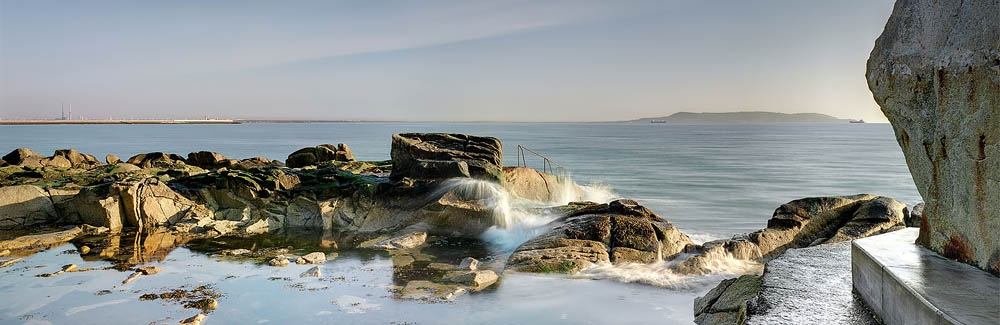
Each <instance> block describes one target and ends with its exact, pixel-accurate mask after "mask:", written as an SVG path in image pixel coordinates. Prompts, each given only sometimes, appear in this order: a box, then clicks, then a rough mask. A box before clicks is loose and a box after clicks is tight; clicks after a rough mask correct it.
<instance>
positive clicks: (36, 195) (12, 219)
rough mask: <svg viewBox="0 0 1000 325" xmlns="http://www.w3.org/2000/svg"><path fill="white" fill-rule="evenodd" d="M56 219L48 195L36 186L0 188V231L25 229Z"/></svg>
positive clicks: (56, 216) (56, 215)
mask: <svg viewBox="0 0 1000 325" xmlns="http://www.w3.org/2000/svg"><path fill="white" fill-rule="evenodd" d="M56 219H58V214H56V211H55V207H54V206H53V205H52V200H50V199H49V195H48V193H46V192H45V190H42V189H41V188H39V187H38V186H34V185H17V186H5V187H0V230H8V229H15V228H27V227H31V226H34V225H40V224H45V223H51V222H54V221H55V220H56Z"/></svg>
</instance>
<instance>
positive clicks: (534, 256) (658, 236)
mask: <svg viewBox="0 0 1000 325" xmlns="http://www.w3.org/2000/svg"><path fill="white" fill-rule="evenodd" d="M572 207H573V209H572V211H570V212H569V216H568V217H567V218H566V219H565V221H564V222H563V223H562V224H560V225H558V226H555V227H553V228H552V229H551V230H549V231H548V232H546V233H544V234H542V235H539V236H538V237H535V238H534V239H531V240H529V241H527V242H525V243H524V244H522V245H521V246H520V247H518V248H517V249H516V250H515V251H514V253H513V254H511V256H510V258H509V259H508V260H507V266H506V269H507V270H514V271H521V272H557V273H573V272H576V271H578V270H580V269H582V268H585V267H587V266H590V265H592V264H595V263H615V264H619V263H649V262H653V261H656V260H658V259H668V258H671V257H673V256H675V255H677V254H679V253H680V252H682V251H683V250H684V248H685V247H686V246H687V245H689V244H691V240H690V238H688V236H687V235H684V234H683V233H681V232H680V231H679V230H677V228H676V227H674V226H673V225H672V224H670V222H668V221H666V220H664V219H663V218H660V217H659V216H657V215H656V214H655V213H653V212H652V211H650V210H649V209H646V208H645V207H643V206H641V205H639V204H638V203H636V202H635V201H632V200H617V201H613V202H611V203H609V204H595V203H591V204H578V205H573V206H572Z"/></svg>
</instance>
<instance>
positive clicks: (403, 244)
mask: <svg viewBox="0 0 1000 325" xmlns="http://www.w3.org/2000/svg"><path fill="white" fill-rule="evenodd" d="M426 240H427V233H426V232H412V233H408V234H404V235H400V236H396V237H393V238H389V239H386V240H383V241H380V242H378V243H376V244H375V245H374V246H372V248H377V249H386V250H391V249H411V248H416V247H419V246H420V245H423V244H424V241H426Z"/></svg>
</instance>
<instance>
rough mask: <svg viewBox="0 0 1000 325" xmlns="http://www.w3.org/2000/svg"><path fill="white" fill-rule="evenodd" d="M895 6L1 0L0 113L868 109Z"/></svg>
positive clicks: (482, 115)
mask: <svg viewBox="0 0 1000 325" xmlns="http://www.w3.org/2000/svg"><path fill="white" fill-rule="evenodd" d="M892 5H893V1H892V0H840V1H828V0H780V1H779V0H757V1H746V0H733V1H721V0H690V1H671V0H659V1H642V0H629V1H586V0H580V1H576V0H574V1H502V0H501V1H434V0H429V1H155V2H154V1H102V0H98V1H72V0H69V1H48V0H33V1H16V0H0V118H2V119H32V118H43V119H47V118H58V117H59V116H60V115H61V105H63V104H72V106H73V112H74V118H81V117H82V118H85V119H108V118H115V119H130V118H143V119H148V118H163V119H191V118H194V119H201V118H205V117H206V116H207V117H210V118H219V119H328V120H381V121H538V122H544V121H620V120H630V119H637V118H642V117H658V116H665V115H669V114H672V113H675V112H679V111H689V112H727V111H774V112H786V113H798V112H815V113H823V114H829V115H833V116H837V117H840V118H864V119H865V120H866V121H874V122H884V121H885V117H884V115H883V114H882V113H881V111H880V110H879V108H878V106H877V105H876V104H875V102H874V100H873V99H872V95H871V93H870V92H869V90H868V87H867V84H866V81H865V77H864V74H865V62H866V61H867V59H868V55H869V53H870V52H871V49H872V47H873V45H874V42H875V39H876V38H877V37H878V35H879V34H880V33H881V32H882V29H883V27H884V26H885V22H886V20H887V19H888V17H889V14H890V13H891V11H892Z"/></svg>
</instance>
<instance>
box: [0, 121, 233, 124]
mask: <svg viewBox="0 0 1000 325" xmlns="http://www.w3.org/2000/svg"><path fill="white" fill-rule="evenodd" d="M65 124H77V125H89V124H240V121H237V120H0V125H65Z"/></svg>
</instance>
